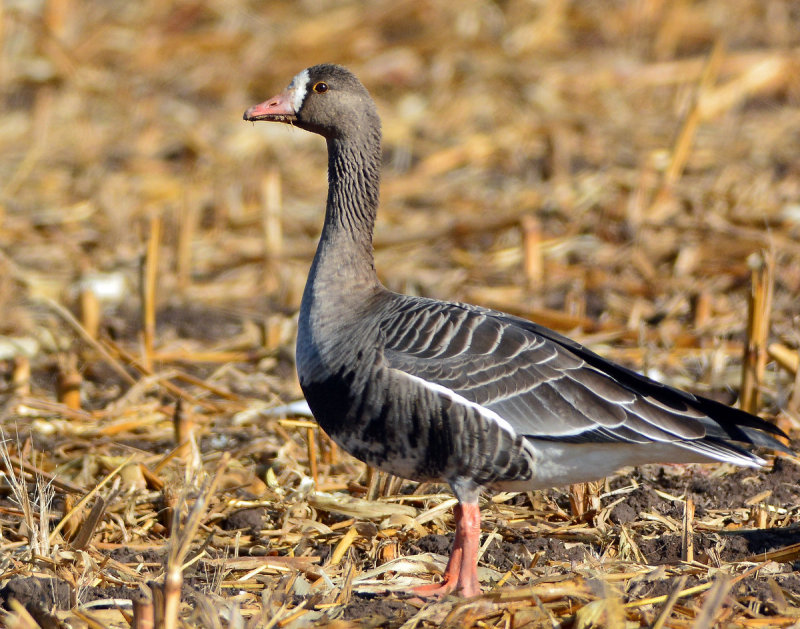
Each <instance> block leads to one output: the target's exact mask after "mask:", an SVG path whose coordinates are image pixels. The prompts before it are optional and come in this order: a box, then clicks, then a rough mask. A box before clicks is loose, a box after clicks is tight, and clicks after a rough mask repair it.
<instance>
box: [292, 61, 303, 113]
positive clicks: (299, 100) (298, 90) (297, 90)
mask: <svg viewBox="0 0 800 629" xmlns="http://www.w3.org/2000/svg"><path fill="white" fill-rule="evenodd" d="M307 87H308V69H306V70H303V71H302V72H300V73H299V74H297V76H295V77H294V78H293V79H292V82H291V83H289V87H288V89H290V90H293V92H294V102H293V103H292V107H294V113H297V112H298V111H300V108H301V107H302V106H303V101H304V100H305V99H306V88H307Z"/></svg>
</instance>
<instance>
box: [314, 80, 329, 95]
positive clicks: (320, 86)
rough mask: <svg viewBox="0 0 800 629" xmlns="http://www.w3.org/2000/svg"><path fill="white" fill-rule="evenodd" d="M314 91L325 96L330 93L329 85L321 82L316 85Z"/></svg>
mask: <svg viewBox="0 0 800 629" xmlns="http://www.w3.org/2000/svg"><path fill="white" fill-rule="evenodd" d="M311 89H313V90H314V91H315V92H316V93H317V94H324V93H325V92H327V91H328V84H327V83H325V81H319V82H318V83H314V87H313V88H311Z"/></svg>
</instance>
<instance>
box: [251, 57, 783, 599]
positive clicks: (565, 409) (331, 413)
mask: <svg viewBox="0 0 800 629" xmlns="http://www.w3.org/2000/svg"><path fill="white" fill-rule="evenodd" d="M244 119H245V120H249V121H259V120H263V121H272V122H282V123H287V124H291V125H293V126H295V127H299V128H300V129H305V130H307V131H311V132H313V133H316V134H319V135H321V136H323V137H324V138H325V140H326V142H327V148H328V197H327V203H326V210H325V222H324V226H323V229H322V234H321V236H320V241H319V245H318V247H317V251H316V255H315V256H314V260H313V262H312V264H311V269H310V271H309V275H308V281H307V283H306V287H305V291H304V293H303V298H302V302H301V306H300V316H299V322H298V336H297V353H296V359H297V371H298V376H299V379H300V384H301V386H302V389H303V393H304V394H305V397H306V399H307V401H308V405H309V407H310V408H311V411H312V412H313V414H314V417H315V418H316V420H317V421H318V422H319V425H320V426H321V427H322V429H323V430H325V432H326V433H327V434H328V435H330V437H331V438H332V439H333V440H334V441H335V442H336V443H338V444H339V445H340V446H341V447H342V448H344V449H345V450H346V451H348V452H349V453H351V454H352V455H353V456H355V457H357V458H358V459H360V460H362V461H365V462H366V463H368V464H370V465H373V466H375V467H377V468H379V469H381V470H385V471H387V472H390V473H392V474H396V475H398V476H403V477H405V478H409V479H414V480H429V481H438V482H446V483H448V484H449V485H450V487H451V488H452V490H453V493H454V494H455V496H456V498H457V499H458V505H457V506H456V507H455V509H454V518H455V525H456V535H455V541H454V544H453V549H452V552H451V556H450V560H449V562H448V565H447V568H446V570H445V574H444V576H443V580H442V581H441V582H440V583H434V584H430V585H425V586H421V587H419V588H417V589H416V593H417V594H419V595H423V596H443V595H446V594H448V593H451V592H454V593H458V594H461V595H463V596H473V595H476V594H478V593H480V584H479V582H478V575H477V553H478V548H479V537H480V512H479V509H478V496H479V494H480V492H481V491H482V490H484V489H490V490H512V491H513V490H516V491H522V490H532V489H541V488H547V487H553V486H559V485H566V484H570V483H576V482H583V481H589V480H594V479H597V478H601V477H603V476H606V475H608V474H610V473H612V472H614V471H615V470H617V469H618V468H620V467H624V466H627V465H639V464H644V463H659V462H660V463H687V462H713V461H726V462H729V463H734V464H737V465H743V466H749V467H759V466H761V465H763V463H764V460H763V459H762V458H760V457H759V456H758V455H757V454H755V453H753V452H752V451H751V448H752V447H753V446H765V447H767V448H772V449H774V450H781V451H784V452H790V451H789V450H788V449H787V448H786V447H785V446H784V445H783V444H782V443H781V442H779V441H778V440H776V439H775V437H774V436H783V437H785V435H784V434H783V433H782V432H781V431H780V430H779V429H778V428H776V427H775V426H773V425H771V424H769V423H767V422H765V421H763V420H762V419H759V418H758V417H755V416H753V415H750V414H748V413H745V412H744V411H741V410H738V409H734V408H731V407H728V406H725V405H724V404H720V403H718V402H715V401H712V400H710V399H706V398H703V397H700V396H696V395H692V394H690V393H686V392H683V391H679V390H677V389H674V388H671V387H668V386H665V385H663V384H659V383H657V382H655V381H653V380H650V379H648V378H646V377H644V376H642V375H639V374H638V373H636V372H634V371H631V370H629V369H627V368H625V367H622V366H620V365H617V364H615V363H612V362H610V361H608V360H606V359H604V358H602V357H600V356H598V355H597V354H595V353H594V352H592V351H591V350H589V349H587V348H586V347H583V346H582V345H580V344H578V343H576V342H574V341H571V340H569V339H568V338H566V337H564V336H561V335H560V334H557V333H556V332H553V331H552V330H549V329H547V328H544V327H542V326H539V325H537V324H536V323H532V322H530V321H527V320H525V319H521V318H518V317H514V316H511V315H508V314H504V313H502V312H497V311H494V310H489V309H486V308H480V307H477V306H471V305H466V304H460V303H450V302H443V301H436V300H433V299H426V298H420V297H411V296H407V295H401V294H397V293H393V292H391V291H389V290H387V289H386V288H384V287H383V286H382V285H381V283H380V282H379V280H378V277H377V274H376V272H375V265H374V260H373V251H372V234H373V227H374V222H375V215H376V211H377V207H378V198H379V188H380V166H381V123H380V118H379V116H378V113H377V110H376V107H375V104H374V102H373V101H372V98H371V97H370V95H369V93H368V92H367V90H366V89H365V88H364V86H363V85H362V84H361V83H360V82H359V80H358V79H357V78H356V77H355V76H354V75H353V74H352V73H351V72H350V71H349V70H347V69H346V68H344V67H341V66H336V65H317V66H314V67H311V68H308V69H306V70H303V71H302V72H300V73H299V74H298V75H297V76H295V77H294V79H293V80H292V81H291V83H290V84H289V86H288V87H287V88H286V89H285V90H284V91H283V92H282V93H280V94H279V95H278V96H276V97H274V98H271V99H269V100H267V101H264V102H263V103H261V104H259V105H254V106H253V107H250V108H249V109H248V110H247V111H246V112H245V114H244Z"/></svg>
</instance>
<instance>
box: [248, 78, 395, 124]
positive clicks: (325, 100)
mask: <svg viewBox="0 0 800 629" xmlns="http://www.w3.org/2000/svg"><path fill="white" fill-rule="evenodd" d="M244 119H245V120H247V121H250V122H256V121H259V120H265V121H268V122H283V123H286V124H291V125H293V126H296V127H300V128H301V129H305V130H306V131H311V132H313V133H317V134H319V135H321V136H323V137H325V138H329V139H337V138H342V137H347V136H350V135H353V134H358V133H359V132H364V131H369V130H374V129H376V128H380V119H379V118H378V113H377V111H376V109H375V104H374V102H373V101H372V98H371V97H370V95H369V92H367V89H366V88H365V87H364V86H363V85H362V84H361V82H360V81H359V80H358V79H357V78H356V76H355V75H354V74H353V73H352V72H350V71H349V70H348V69H347V68H344V67H342V66H337V65H330V64H323V65H317V66H313V67H311V68H306V69H305V70H303V71H302V72H300V73H298V74H297V75H296V76H295V77H294V78H293V79H292V81H291V83H289V85H288V87H287V88H286V89H285V90H284V91H283V92H281V93H280V94H278V95H277V96H274V97H273V98H270V99H267V100H265V101H264V102H263V103H260V104H258V105H253V106H252V107H250V108H249V109H248V110H247V111H245V112H244Z"/></svg>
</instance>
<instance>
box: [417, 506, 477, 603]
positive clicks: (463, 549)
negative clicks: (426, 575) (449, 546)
mask: <svg viewBox="0 0 800 629" xmlns="http://www.w3.org/2000/svg"><path fill="white" fill-rule="evenodd" d="M453 516H454V518H455V521H456V539H455V541H454V542H453V550H452V551H451V552H450V560H449V561H448V562H447V568H445V571H444V578H443V579H442V581H441V583H430V584H427V585H420V586H419V587H415V588H414V589H413V590H412V592H413V593H414V594H416V595H417V596H420V597H423V598H436V599H439V598H443V597H445V596H447V595H448V594H451V593H455V594H458V595H460V596H464V597H467V596H477V595H478V594H480V593H481V586H480V582H479V581H478V547H479V546H480V536H481V512H480V509H479V508H478V505H477V503H474V504H473V503H464V504H457V505H456V506H455V507H454V509H453Z"/></svg>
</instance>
